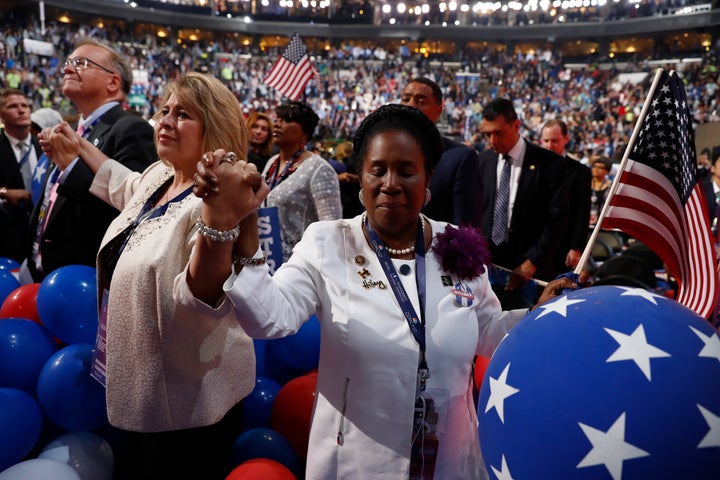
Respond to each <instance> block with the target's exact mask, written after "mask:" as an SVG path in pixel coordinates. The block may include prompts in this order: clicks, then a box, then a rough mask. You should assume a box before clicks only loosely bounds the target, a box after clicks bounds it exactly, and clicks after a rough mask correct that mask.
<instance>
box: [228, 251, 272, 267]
mask: <svg viewBox="0 0 720 480" xmlns="http://www.w3.org/2000/svg"><path fill="white" fill-rule="evenodd" d="M266 262H267V257H266V256H265V255H263V256H262V257H241V256H239V255H235V254H233V263H239V264H240V265H243V266H245V267H259V266H260V265H264V264H265V263H266Z"/></svg>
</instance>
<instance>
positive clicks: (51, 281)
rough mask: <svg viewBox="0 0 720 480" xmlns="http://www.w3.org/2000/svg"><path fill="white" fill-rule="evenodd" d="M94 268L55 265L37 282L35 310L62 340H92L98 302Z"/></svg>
mask: <svg viewBox="0 0 720 480" xmlns="http://www.w3.org/2000/svg"><path fill="white" fill-rule="evenodd" d="M96 282H97V280H96V275H95V269H94V268H92V267H88V266H86V265H68V266H66V267H61V268H58V269H57V270H55V271H53V272H52V273H51V274H50V275H48V276H47V277H45V279H44V280H43V281H42V283H41V284H40V287H39V288H38V293H37V302H36V303H37V311H38V315H39V316H40V320H42V322H43V324H44V325H45V326H46V327H47V328H48V330H50V332H51V333H52V334H53V335H55V336H56V337H57V338H59V339H60V340H62V341H63V342H65V343H66V344H69V345H71V344H73V343H91V344H94V343H95V335H96V333H97V326H98V304H97V290H96V288H97V286H96Z"/></svg>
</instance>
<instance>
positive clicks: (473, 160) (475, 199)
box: [423, 137, 481, 226]
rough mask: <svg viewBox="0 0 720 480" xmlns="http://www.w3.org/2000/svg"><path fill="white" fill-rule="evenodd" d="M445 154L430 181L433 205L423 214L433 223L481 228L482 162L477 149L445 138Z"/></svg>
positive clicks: (427, 207)
mask: <svg viewBox="0 0 720 480" xmlns="http://www.w3.org/2000/svg"><path fill="white" fill-rule="evenodd" d="M442 141H443V154H442V157H441V158H440V162H439V163H438V164H437V166H436V167H435V171H434V172H433V174H432V177H431V178H430V193H431V196H430V202H429V203H428V204H427V205H426V206H425V208H423V213H424V214H425V215H427V216H428V217H430V218H432V219H433V220H438V221H442V222H448V223H453V224H455V225H460V224H463V225H467V224H471V225H474V226H480V221H481V214H480V206H481V205H480V194H481V189H480V170H479V166H480V163H479V162H480V161H479V160H478V155H477V152H476V151H475V149H473V148H470V147H468V146H467V145H463V144H462V143H459V142H456V141H454V140H451V139H449V138H447V137H442Z"/></svg>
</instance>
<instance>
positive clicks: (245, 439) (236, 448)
mask: <svg viewBox="0 0 720 480" xmlns="http://www.w3.org/2000/svg"><path fill="white" fill-rule="evenodd" d="M253 458H269V459H270V460H275V461H276V462H278V463H281V464H283V465H284V466H285V467H287V468H288V469H289V470H290V471H292V472H293V473H295V474H296V475H297V470H298V468H299V464H298V458H297V455H295V452H294V451H293V449H292V447H291V446H290V442H288V441H287V439H285V437H283V436H282V435H281V434H279V433H278V432H276V431H275V430H272V429H270V428H253V429H252V430H248V431H246V432H243V433H241V434H240V435H239V436H238V437H237V439H236V440H235V443H234V444H233V447H232V465H231V467H232V468H233V469H234V468H235V467H237V466H238V465H240V464H241V463H243V462H246V461H247V460H252V459H253Z"/></svg>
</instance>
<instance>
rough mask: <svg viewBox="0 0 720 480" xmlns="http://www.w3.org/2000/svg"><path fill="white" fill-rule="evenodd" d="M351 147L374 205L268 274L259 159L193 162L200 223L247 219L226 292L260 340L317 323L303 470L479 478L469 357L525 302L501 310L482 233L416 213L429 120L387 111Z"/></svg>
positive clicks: (485, 351) (426, 168)
mask: <svg viewBox="0 0 720 480" xmlns="http://www.w3.org/2000/svg"><path fill="white" fill-rule="evenodd" d="M354 147H355V151H357V152H358V157H359V158H360V159H361V161H362V166H361V175H360V182H361V186H362V192H361V198H362V201H363V203H364V205H365V207H366V213H365V214H363V215H360V216H357V217H355V218H353V219H345V220H336V221H325V222H317V223H314V224H312V225H310V227H309V228H308V229H307V230H306V232H305V235H304V236H303V238H302V240H301V241H300V242H299V243H298V244H297V245H296V247H295V249H294V251H293V254H292V256H291V257H290V260H289V261H288V262H287V263H285V264H284V265H283V266H282V267H281V268H280V269H279V270H278V271H277V272H276V273H275V275H274V276H272V277H271V276H270V275H269V273H268V268H267V266H265V265H264V264H263V256H262V251H261V250H260V249H259V248H258V239H257V228H255V227H254V226H253V225H252V222H253V218H252V215H250V216H249V217H248V216H247V215H248V212H251V211H252V208H254V207H255V206H257V205H258V204H259V202H260V201H261V200H262V197H263V196H264V195H265V193H266V191H267V187H266V186H265V185H263V184H261V183H259V182H256V183H253V184H252V187H251V186H250V185H247V184H246V185H245V187H244V188H243V187H242V186H241V185H240V184H242V183H243V181H246V182H248V183H252V182H249V179H251V178H253V172H252V169H253V168H254V167H252V166H250V167H246V166H245V163H244V162H238V164H237V165H234V166H230V165H227V164H226V162H225V163H218V159H219V158H222V153H223V152H216V154H215V155H214V156H211V157H210V158H208V159H207V161H206V162H205V163H204V164H202V165H199V166H198V170H199V176H198V177H197V178H196V183H197V184H198V187H197V189H196V192H197V193H200V194H202V195H205V194H206V193H207V196H206V197H205V203H204V208H203V214H202V216H203V221H206V223H207V222H215V221H222V222H224V224H225V227H229V226H231V225H232V224H233V223H236V222H238V221H239V220H241V219H243V218H245V220H243V224H242V225H241V230H242V231H243V232H244V233H242V234H241V239H240V241H239V242H238V244H237V245H236V246H235V252H234V253H235V259H234V271H233V274H232V275H231V276H230V277H229V278H228V279H227V280H226V281H225V282H224V285H223V288H224V290H225V292H226V294H227V296H228V297H229V298H230V300H231V301H232V303H233V305H234V307H235V312H236V315H237V318H238V321H239V322H240V324H241V325H242V326H243V328H244V329H245V330H246V332H247V333H248V334H249V335H250V336H252V337H255V338H279V337H283V336H286V335H292V334H293V333H295V332H297V331H298V329H299V328H300V327H301V325H302V324H303V322H304V321H305V320H306V319H307V318H308V317H309V316H310V315H311V314H312V313H316V315H317V317H318V319H319V320H320V323H321V347H320V364H319V369H318V384H317V392H316V396H315V408H314V412H313V419H312V425H311V429H310V441H309V447H308V458H307V478H309V479H340V478H341V479H344V480H347V479H355V478H357V479H367V478H373V479H382V478H387V479H393V480H395V479H401V478H405V479H408V478H409V479H427V478H437V479H463V480H467V479H476V478H484V477H486V473H485V469H484V466H483V463H482V457H481V455H480V445H479V441H478V435H477V416H476V411H475V406H474V404H473V398H472V383H471V377H470V375H471V372H470V369H471V363H472V360H473V356H474V355H485V356H490V355H491V354H492V352H493V350H494V349H495V347H496V346H497V344H498V343H499V342H500V341H501V340H502V338H503V336H504V335H505V334H506V333H507V332H508V330H509V329H510V328H512V326H513V325H515V324H516V323H517V322H518V321H520V319H521V318H522V317H523V315H524V314H525V313H526V310H517V311H508V312H503V311H501V309H500V303H499V302H498V300H497V298H496V297H495V295H494V294H493V292H492V289H491V288H490V284H489V282H488V276H487V273H486V272H485V266H484V264H485V263H486V262H488V261H489V258H488V257H487V251H486V249H485V242H484V240H483V239H482V237H481V236H480V235H479V233H478V232H476V231H475V230H473V229H470V228H460V229H458V228H454V227H452V226H448V225H447V224H445V223H441V222H435V221H433V220H430V219H427V218H425V217H424V216H422V215H420V209H421V208H422V206H423V205H424V203H425V202H426V201H427V200H428V198H427V196H428V192H426V189H427V186H428V184H429V181H430V174H431V172H432V170H433V168H434V166H435V164H436V163H437V162H438V160H439V158H440V155H441V153H442V143H441V140H440V135H439V133H438V131H437V129H436V128H435V126H434V124H433V123H432V122H430V121H429V120H428V119H427V118H426V117H425V115H423V114H422V113H421V112H420V111H418V110H416V109H414V108H411V107H405V106H400V105H386V106H384V107H381V108H380V109H378V110H377V111H375V112H374V113H372V114H371V115H369V116H368V117H367V118H366V119H365V120H364V121H363V123H362V125H361V126H360V128H359V130H358V132H357V134H356V137H355V140H354ZM246 168H249V171H246V170H245V169H246ZM212 189H214V190H212ZM221 205H225V208H224V209H222V208H220V206H221ZM228 205H234V206H235V208H234V209H232V210H233V211H232V212H230V211H228V208H227V206H228ZM248 219H249V220H248ZM208 224H209V225H210V224H211V223H208ZM228 261H229V260H228ZM193 268H198V271H201V270H202V269H203V268H208V266H202V265H199V264H195V265H193V264H191V267H190V274H192V273H193ZM566 283H569V282H566ZM559 285H560V283H558V282H556V283H553V284H552V286H550V287H549V288H548V290H547V292H546V294H545V298H548V297H549V296H551V295H554V294H555V292H556V289H557V288H558V287H559ZM216 286H217V288H219V284H216Z"/></svg>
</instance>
